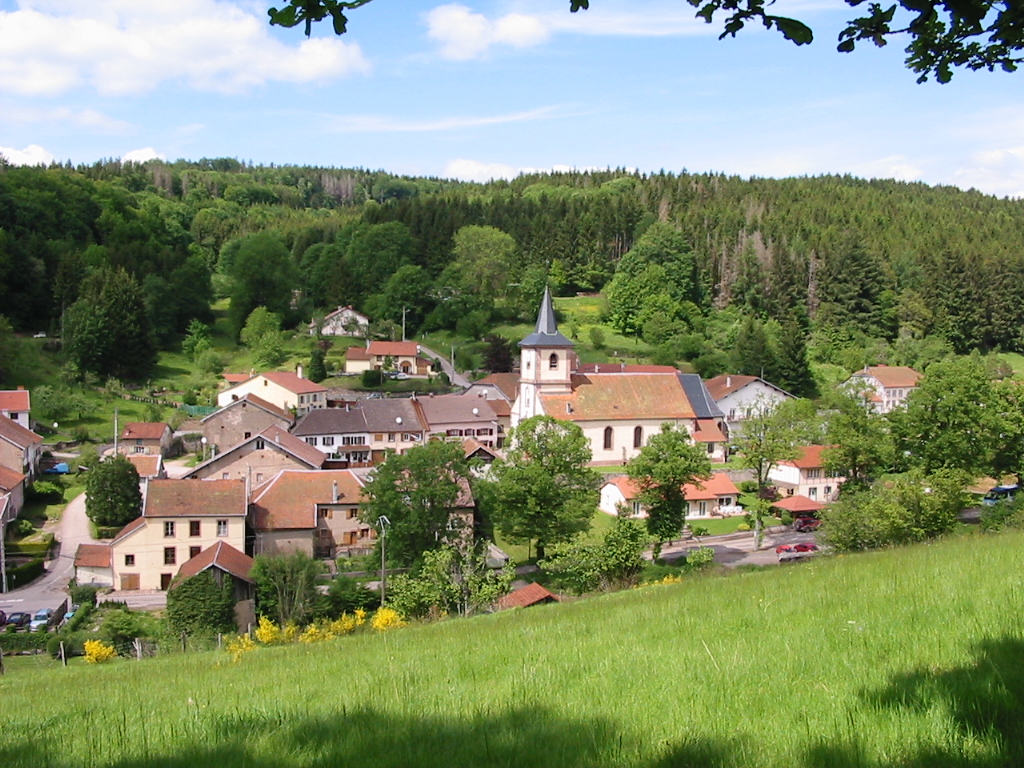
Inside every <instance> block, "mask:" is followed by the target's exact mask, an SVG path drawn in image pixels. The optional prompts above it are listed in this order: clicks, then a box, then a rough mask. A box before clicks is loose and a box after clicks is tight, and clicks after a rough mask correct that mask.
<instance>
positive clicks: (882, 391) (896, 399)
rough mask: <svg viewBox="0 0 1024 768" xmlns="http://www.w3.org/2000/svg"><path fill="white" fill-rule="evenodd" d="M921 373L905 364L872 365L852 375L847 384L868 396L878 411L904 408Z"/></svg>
mask: <svg viewBox="0 0 1024 768" xmlns="http://www.w3.org/2000/svg"><path fill="white" fill-rule="evenodd" d="M920 381H921V374H920V373H918V372H917V371H915V370H914V369H913V368H909V367H907V366H905V365H870V366H868V367H867V368H862V369H861V370H859V371H857V372H856V373H855V374H853V375H852V376H850V378H849V380H848V381H847V386H848V387H852V388H853V389H855V390H856V391H858V392H861V393H863V394H864V395H866V396H867V398H868V401H869V402H870V403H871V406H872V408H874V410H875V411H876V412H878V413H889V412H890V411H892V410H894V409H896V408H902V407H903V406H904V405H906V403H907V396H908V395H909V394H910V393H911V392H913V391H914V389H916V388H917V385H918V383H919V382H920Z"/></svg>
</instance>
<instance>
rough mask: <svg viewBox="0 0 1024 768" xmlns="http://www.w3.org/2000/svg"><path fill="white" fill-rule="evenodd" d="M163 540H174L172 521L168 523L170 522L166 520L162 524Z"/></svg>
mask: <svg viewBox="0 0 1024 768" xmlns="http://www.w3.org/2000/svg"><path fill="white" fill-rule="evenodd" d="M164 538H165V539H173V538H174V523H173V522H172V521H170V520H168V521H167V522H165V523H164Z"/></svg>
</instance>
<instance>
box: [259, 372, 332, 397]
mask: <svg viewBox="0 0 1024 768" xmlns="http://www.w3.org/2000/svg"><path fill="white" fill-rule="evenodd" d="M260 376H262V377H263V378H265V379H266V380H267V381H272V382H274V383H275V384H277V386H279V387H284V388H285V389H287V390H288V391H289V392H293V393H294V394H296V395H307V394H310V393H312V392H326V391H327V387H324V386H322V385H320V384H317V383H316V382H315V381H310V380H309V379H304V378H302V377H301V376H299V375H298V374H297V373H294V372H292V371H267V372H266V373H261V374H260Z"/></svg>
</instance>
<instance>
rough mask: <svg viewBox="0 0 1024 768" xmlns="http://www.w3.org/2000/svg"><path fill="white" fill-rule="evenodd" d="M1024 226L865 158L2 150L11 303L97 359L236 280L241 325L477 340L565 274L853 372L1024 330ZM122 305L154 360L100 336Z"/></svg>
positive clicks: (638, 303) (625, 327)
mask: <svg viewBox="0 0 1024 768" xmlns="http://www.w3.org/2000/svg"><path fill="white" fill-rule="evenodd" d="M1022 244H1024V203H1022V202H1020V201H1016V200H1000V199H997V198H993V197H989V196H986V195H982V194H980V193H977V192H964V191H961V190H958V189H955V188H949V187H944V188H933V187H928V186H926V185H923V184H907V183H900V182H894V181H864V180H861V179H855V178H852V177H848V176H844V177H838V176H828V177H819V178H794V179H781V180H772V179H750V180H744V179H741V178H738V177H727V176H721V175H714V174H690V173H685V172H684V173H681V174H672V173H659V174H656V175H651V176H645V175H641V174H636V173H627V172H625V171H604V172H588V173H566V174H538V175H530V176H523V177H520V178H517V179H516V180H514V181H512V182H504V181H499V182H492V183H490V184H484V185H481V184H468V183H460V182H454V181H445V180H439V179H422V178H401V177H396V176H393V175H390V174H387V173H384V172H370V171H366V170H361V169H348V170H346V169H333V168H332V169H324V168H306V167H290V166H269V167H264V166H252V165H248V164H245V163H241V162H238V161H236V160H226V159H219V160H202V161H199V162H196V163H192V162H185V161H179V162H176V163H173V164H167V163H162V162H158V161H151V162H147V163H144V164H133V163H124V164H122V163H120V162H116V161H108V162H100V163H96V164H94V165H91V166H80V167H78V168H72V167H70V166H54V167H51V168H48V169H42V168H25V167H21V168H16V167H9V166H5V165H0V314H3V315H4V316H6V318H7V319H8V320H9V321H10V323H11V325H12V326H13V328H14V330H15V331H18V332H25V333H28V332H37V331H45V332H48V333H51V334H54V335H57V334H60V333H61V331H62V330H63V331H64V332H65V336H66V341H68V342H72V341H73V338H72V337H77V338H78V339H79V345H78V347H77V348H76V347H74V345H73V344H72V349H71V350H69V351H72V352H73V350H74V349H78V350H79V353H78V354H76V355H75V356H74V360H75V361H76V364H77V365H78V367H79V368H80V369H82V370H83V371H86V372H89V371H91V372H95V373H99V374H101V375H104V374H105V375H118V376H124V377H128V378H131V377H134V376H140V375H143V374H144V372H145V368H146V366H147V365H148V364H149V363H148V361H149V360H151V359H152V355H151V354H150V352H151V351H152V346H153V345H157V346H168V345H173V344H175V343H177V341H178V340H179V339H180V338H181V335H182V334H183V333H184V332H185V331H186V329H187V328H188V326H189V323H190V321H192V320H194V319H198V320H201V321H204V322H208V321H209V320H210V317H211V315H210V304H211V302H212V301H213V300H214V299H215V298H216V297H218V296H222V297H229V298H230V299H231V304H230V305H231V310H230V316H231V319H232V321H233V325H234V328H235V330H236V332H237V331H239V330H240V329H241V327H242V325H243V324H244V322H245V319H246V317H247V316H248V314H249V313H250V311H251V310H252V309H254V308H255V307H257V306H265V307H267V308H268V309H269V310H270V311H271V312H275V313H277V314H279V315H280V316H281V317H282V319H283V320H284V322H285V324H286V325H289V324H291V325H294V324H297V323H298V322H300V321H303V320H306V319H308V318H309V317H312V316H315V314H316V313H317V311H322V310H324V309H326V308H331V307H333V306H336V305H338V304H354V305H356V306H357V307H360V308H362V309H364V310H366V311H367V312H368V313H369V314H370V315H371V316H372V317H374V319H376V320H381V321H391V322H400V321H401V319H402V318H401V314H402V308H403V307H405V308H406V309H407V318H406V319H407V322H408V323H409V324H410V325H411V326H412V327H413V328H416V329H420V330H425V331H429V330H437V329H443V328H455V327H456V326H459V325H460V324H461V328H460V330H461V331H463V332H465V333H467V334H468V335H473V336H479V335H480V333H482V332H484V331H486V329H487V328H488V327H489V326H490V325H491V324H492V323H495V322H498V321H501V320H504V321H513V320H517V319H526V318H528V317H529V315H530V313H531V312H532V309H533V306H534V304H535V301H536V297H537V296H538V295H539V293H540V291H541V290H542V287H543V285H544V284H545V283H548V284H550V285H551V286H552V287H553V288H554V289H555V290H556V292H558V293H561V294H563V295H569V294H573V293H575V292H578V291H598V290H602V291H604V292H605V293H606V295H607V297H608V302H607V307H606V315H607V318H608V320H609V322H610V323H612V324H613V325H614V326H615V327H616V328H617V329H618V330H619V331H621V332H623V333H625V334H636V335H639V336H641V337H642V338H643V339H644V340H645V341H646V342H647V343H648V344H650V345H651V346H652V347H654V348H655V349H656V350H657V354H656V357H659V358H660V359H661V360H664V361H676V362H681V361H690V362H691V363H692V364H694V365H695V367H696V368H697V369H698V370H701V371H702V372H705V373H713V372H717V371H719V370H724V369H726V368H729V367H736V366H735V359H734V358H732V359H730V358H726V357H724V356H723V355H722V350H723V349H731V348H733V347H734V346H735V345H736V344H740V345H741V346H742V345H747V346H748V347H750V348H751V350H752V351H751V355H752V356H753V357H752V358H751V359H752V360H754V363H752V364H751V365H754V366H755V367H756V362H757V360H756V359H757V355H758V354H759V353H758V351H757V349H758V347H759V346H760V347H765V345H767V347H771V348H773V349H774V350H775V353H774V354H775V359H776V363H777V364H779V365H782V364H783V363H780V362H779V361H780V360H783V362H784V359H785V358H787V357H789V358H792V357H793V356H794V355H795V356H800V355H804V354H806V353H805V352H804V350H803V348H802V345H803V344H805V343H806V344H808V345H809V350H810V355H811V357H812V359H816V360H818V361H819V362H832V363H837V364H839V365H841V366H844V367H847V368H850V367H853V366H854V365H855V364H858V363H859V364H863V363H864V362H871V361H872V360H878V359H879V358H886V360H887V361H889V362H903V363H908V364H921V363H923V362H927V360H928V359H931V358H933V357H935V356H937V355H940V354H943V353H945V352H946V351H950V350H951V351H955V352H960V353H963V352H967V351H970V350H972V349H981V350H987V349H995V348H1001V349H1003V350H1020V349H1024V338H1022V336H1021V332H1020V329H1021V327H1022V325H1024V252H1022V247H1021V246H1022ZM634 245H636V246H637V247H636V248H634ZM114 307H117V309H118V311H117V312H116V313H115V312H114V311H113V308H114ZM113 315H117V316H118V317H119V318H120V320H115V321H114V322H120V323H127V324H130V325H131V326H132V329H133V330H132V333H130V334H128V336H126V337H125V338H124V339H122V340H121V341H120V342H119V344H118V345H117V347H118V349H128V348H131V349H134V350H135V352H134V353H133V355H132V358H133V359H134V360H137V361H138V362H137V364H136V363H131V364H126V363H125V361H124V360H123V359H121V360H118V359H114V358H117V357H118V356H119V353H118V352H117V351H116V350H115V351H113V352H110V356H112V357H111V358H110V359H106V358H104V354H106V353H103V352H102V350H100V351H95V345H96V344H98V343H100V341H102V340H101V339H98V338H97V334H101V333H102V331H103V329H104V328H107V327H108V326H109V323H110V322H112V320H111V318H112V317H113ZM83 340H84V341H83ZM147 344H148V345H149V346H150V350H149V352H147V351H146V350H145V349H144V348H145V347H146V346H147ZM787 345H788V346H789V347H791V348H790V349H788V350H787V349H783V347H786V346H787ZM101 346H102V345H101ZM90 349H92V350H93V353H91V356H90V353H89V352H88V350H90ZM83 350H86V351H83ZM121 357H122V358H123V357H124V355H121ZM749 362H750V361H748V363H749ZM747 367H750V365H748V366H747ZM761 367H764V364H763V362H762V363H761ZM769 367H770V366H769Z"/></svg>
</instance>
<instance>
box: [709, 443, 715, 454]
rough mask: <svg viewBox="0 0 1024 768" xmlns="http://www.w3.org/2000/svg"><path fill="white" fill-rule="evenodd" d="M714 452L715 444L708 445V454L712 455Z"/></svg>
mask: <svg viewBox="0 0 1024 768" xmlns="http://www.w3.org/2000/svg"><path fill="white" fill-rule="evenodd" d="M714 452H715V444H714V443H708V453H714Z"/></svg>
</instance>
